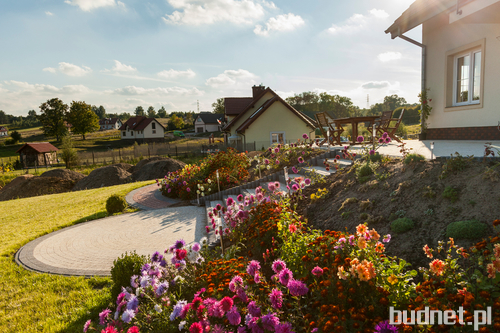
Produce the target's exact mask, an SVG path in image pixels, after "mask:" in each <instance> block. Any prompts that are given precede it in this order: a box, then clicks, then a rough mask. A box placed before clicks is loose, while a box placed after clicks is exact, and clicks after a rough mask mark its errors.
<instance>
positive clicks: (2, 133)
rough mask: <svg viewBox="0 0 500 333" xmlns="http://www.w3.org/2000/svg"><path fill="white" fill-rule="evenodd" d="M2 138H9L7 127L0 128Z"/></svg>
mask: <svg viewBox="0 0 500 333" xmlns="http://www.w3.org/2000/svg"><path fill="white" fill-rule="evenodd" d="M2 136H9V130H8V129H7V127H4V126H0V137H2Z"/></svg>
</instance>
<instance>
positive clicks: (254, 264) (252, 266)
mask: <svg viewBox="0 0 500 333" xmlns="http://www.w3.org/2000/svg"><path fill="white" fill-rule="evenodd" d="M259 270H260V263H259V262H258V261H257V260H252V261H250V263H249V264H248V266H247V273H248V274H249V275H251V276H255V273H257V272H258V271H259Z"/></svg>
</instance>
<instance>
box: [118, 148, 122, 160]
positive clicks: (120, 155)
mask: <svg viewBox="0 0 500 333" xmlns="http://www.w3.org/2000/svg"><path fill="white" fill-rule="evenodd" d="M118 157H120V162H121V161H122V150H121V149H118Z"/></svg>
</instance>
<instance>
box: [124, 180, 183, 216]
mask: <svg viewBox="0 0 500 333" xmlns="http://www.w3.org/2000/svg"><path fill="white" fill-rule="evenodd" d="M125 200H127V203H128V204H129V205H130V206H133V207H136V208H139V209H142V210H150V209H160V208H167V207H169V206H171V205H173V204H176V203H179V202H181V200H179V199H172V198H167V197H166V196H164V195H162V194H161V192H160V191H159V187H158V185H157V184H153V185H148V186H144V187H141V188H138V189H136V190H133V191H132V192H130V193H129V194H127V196H126V197H125Z"/></svg>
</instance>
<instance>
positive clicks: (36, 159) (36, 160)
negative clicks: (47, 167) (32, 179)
mask: <svg viewBox="0 0 500 333" xmlns="http://www.w3.org/2000/svg"><path fill="white" fill-rule="evenodd" d="M37 162H38V155H37V156H36V158H35V173H37V169H36V166H37V164H38V163H37Z"/></svg>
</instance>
